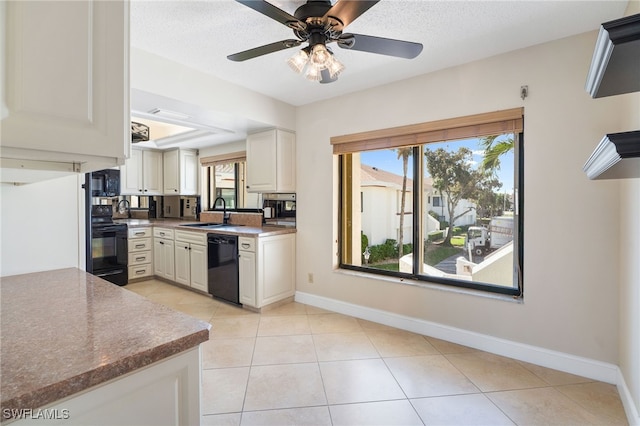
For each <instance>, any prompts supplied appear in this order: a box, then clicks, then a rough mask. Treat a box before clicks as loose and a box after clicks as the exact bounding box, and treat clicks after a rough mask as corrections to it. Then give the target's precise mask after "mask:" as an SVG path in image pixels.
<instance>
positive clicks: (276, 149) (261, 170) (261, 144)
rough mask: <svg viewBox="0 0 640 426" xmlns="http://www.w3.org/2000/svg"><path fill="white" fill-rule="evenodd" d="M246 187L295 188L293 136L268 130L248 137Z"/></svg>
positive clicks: (257, 189)
mask: <svg viewBox="0 0 640 426" xmlns="http://www.w3.org/2000/svg"><path fill="white" fill-rule="evenodd" d="M247 191H248V192H295V191H296V136H295V135H294V134H293V133H290V132H286V131H283V130H277V129H273V130H268V131H266V132H260V133H254V134H252V135H249V136H248V137H247Z"/></svg>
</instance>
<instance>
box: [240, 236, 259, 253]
mask: <svg viewBox="0 0 640 426" xmlns="http://www.w3.org/2000/svg"><path fill="white" fill-rule="evenodd" d="M238 250H243V251H253V252H255V251H256V239H255V238H247V237H239V238H238Z"/></svg>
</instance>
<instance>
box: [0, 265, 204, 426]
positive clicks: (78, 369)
mask: <svg viewBox="0 0 640 426" xmlns="http://www.w3.org/2000/svg"><path fill="white" fill-rule="evenodd" d="M0 290H1V292H2V300H1V318H0V319H1V337H2V348H1V354H0V355H1V357H2V358H1V366H0V367H1V371H0V374H1V376H2V384H1V387H0V394H1V395H2V402H1V409H2V411H1V412H2V413H5V412H7V411H5V410H11V409H16V410H19V409H37V408H39V407H43V406H46V405H47V404H50V403H53V402H55V401H57V400H60V399H62V398H65V397H68V396H70V395H74V394H77V393H79V392H82V391H84V390H87V389H89V388H91V387H93V386H95V385H98V384H102V383H105V382H107V381H109V380H111V379H115V378H119V377H120V376H123V375H126V374H127V373H130V372H134V371H135V370H138V369H140V368H142V367H145V366H148V365H150V364H153V363H155V362H158V361H161V360H164V359H166V358H169V357H171V356H173V355H176V354H179V353H181V352H184V351H186V350H189V349H192V348H194V347H197V346H198V345H199V344H200V343H202V342H205V341H207V340H208V339H209V329H210V328H211V325H210V324H209V323H206V322H204V321H200V320H198V319H196V318H193V317H190V316H188V315H186V314H182V313H180V312H176V311H173V310H171V309H169V308H167V307H165V306H162V305H159V304H157V303H155V302H152V301H150V300H148V299H145V298H144V297H141V296H139V295H137V294H135V293H133V292H130V291H128V290H126V289H123V288H120V287H118V286H116V285H114V284H111V283H109V282H107V281H104V280H102V279H100V278H98V277H95V276H93V275H91V274H88V273H86V272H84V271H81V270H79V269H77V268H68V269H59V270H54V271H46V272H37V273H30V274H24V275H15V276H9V277H3V278H2V283H1V284H0ZM2 420H6V419H5V418H3V419H2Z"/></svg>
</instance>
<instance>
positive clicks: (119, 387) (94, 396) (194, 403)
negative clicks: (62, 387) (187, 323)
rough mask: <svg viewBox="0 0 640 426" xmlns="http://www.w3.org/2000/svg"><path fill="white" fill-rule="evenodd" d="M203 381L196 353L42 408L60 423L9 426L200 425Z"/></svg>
mask: <svg viewBox="0 0 640 426" xmlns="http://www.w3.org/2000/svg"><path fill="white" fill-rule="evenodd" d="M200 375H201V356H200V348H199V347H196V348H193V349H190V350H188V351H185V352H182V353H180V354H178V355H174V356H173V357H171V358H167V359H165V360H161V361H158V362H155V363H153V364H151V365H149V366H147V367H145V368H140V369H139V370H135V371H133V372H131V373H129V374H127V375H125V376H122V377H118V378H116V379H114V380H111V381H109V382H107V383H105V384H101V385H97V386H94V387H92V388H90V389H88V390H86V391H84V392H81V393H79V394H77V395H73V396H71V397H69V398H67V399H64V400H61V401H59V402H55V403H53V404H51V405H49V406H47V407H43V410H50V412H54V413H60V415H59V416H57V417H56V416H52V417H51V418H44V417H38V418H37V420H34V418H32V419H28V418H25V419H21V420H18V421H16V422H14V423H11V424H13V425H14V426H20V425H34V424H44V425H51V424H57V425H59V424H64V425H106V424H108V425H122V426H127V425H176V426H177V425H197V424H200V411H201V410H200V387H201V385H200V382H201V380H200ZM36 411H37V410H34V412H36ZM45 412H46V411H45ZM62 413H67V414H68V418H64V416H63V415H62Z"/></svg>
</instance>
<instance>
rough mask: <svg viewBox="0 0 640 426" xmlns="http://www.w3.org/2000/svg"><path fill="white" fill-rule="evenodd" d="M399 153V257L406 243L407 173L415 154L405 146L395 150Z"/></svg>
mask: <svg viewBox="0 0 640 426" xmlns="http://www.w3.org/2000/svg"><path fill="white" fill-rule="evenodd" d="M395 151H396V153H397V154H398V159H400V158H402V193H401V195H400V230H399V232H398V240H399V241H400V243H399V244H398V259H400V258H401V257H402V255H403V251H404V250H403V245H404V213H405V206H406V200H407V173H408V168H409V157H411V155H412V154H413V148H411V147H405V148H398V149H396V150H395Z"/></svg>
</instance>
